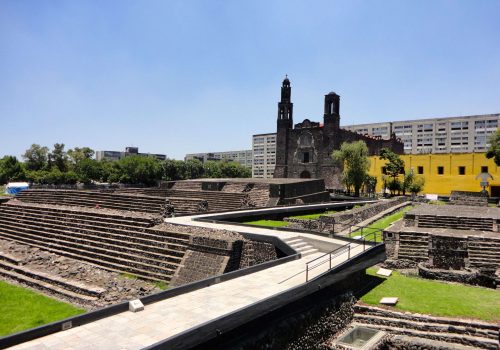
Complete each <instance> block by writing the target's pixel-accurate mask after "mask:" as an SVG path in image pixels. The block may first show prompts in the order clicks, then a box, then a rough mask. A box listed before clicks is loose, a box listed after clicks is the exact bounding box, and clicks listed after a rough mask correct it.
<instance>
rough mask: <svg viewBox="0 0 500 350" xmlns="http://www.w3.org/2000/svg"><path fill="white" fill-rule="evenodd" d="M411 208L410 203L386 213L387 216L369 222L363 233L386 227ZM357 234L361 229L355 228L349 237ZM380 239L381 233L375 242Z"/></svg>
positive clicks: (359, 233)
mask: <svg viewBox="0 0 500 350" xmlns="http://www.w3.org/2000/svg"><path fill="white" fill-rule="evenodd" d="M412 208H413V207H412V206H411V205H410V206H407V207H404V208H403V209H401V210H398V211H397V212H395V213H393V214H391V215H387V216H385V217H383V218H382V219H380V220H377V221H375V222H374V223H372V224H370V225H369V226H368V227H366V228H363V235H366V234H368V233H370V232H376V231H379V230H383V229H386V228H387V227H389V226H390V225H391V224H392V223H393V222H396V221H398V220H399V219H401V218H403V215H404V214H405V213H406V212H407V211H409V210H410V209H412ZM359 235H361V230H356V231H353V232H352V233H351V234H350V237H355V236H359ZM371 238H373V236H368V237H367V238H366V239H367V240H368V239H371ZM381 239H382V235H381V234H377V242H380V241H381Z"/></svg>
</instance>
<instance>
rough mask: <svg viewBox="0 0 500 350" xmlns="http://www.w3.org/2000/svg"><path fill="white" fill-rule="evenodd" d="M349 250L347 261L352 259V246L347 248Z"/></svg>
mask: <svg viewBox="0 0 500 350" xmlns="http://www.w3.org/2000/svg"><path fill="white" fill-rule="evenodd" d="M347 248H348V250H347V260H349V259H350V258H351V246H350V245H349V246H347Z"/></svg>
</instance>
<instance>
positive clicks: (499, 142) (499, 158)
mask: <svg viewBox="0 0 500 350" xmlns="http://www.w3.org/2000/svg"><path fill="white" fill-rule="evenodd" d="M486 158H493V159H494V160H495V164H496V165H497V166H500V128H498V129H497V131H496V132H495V133H494V134H493V135H491V138H490V147H489V148H488V151H486Z"/></svg>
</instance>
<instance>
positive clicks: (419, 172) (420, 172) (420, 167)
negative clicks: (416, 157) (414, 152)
mask: <svg viewBox="0 0 500 350" xmlns="http://www.w3.org/2000/svg"><path fill="white" fill-rule="evenodd" d="M417 172H418V174H419V175H422V174H423V173H424V167H423V166H419V167H417Z"/></svg>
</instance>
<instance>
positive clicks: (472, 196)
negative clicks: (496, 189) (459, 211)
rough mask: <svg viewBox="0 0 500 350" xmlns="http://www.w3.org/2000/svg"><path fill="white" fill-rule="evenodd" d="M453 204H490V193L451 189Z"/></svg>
mask: <svg viewBox="0 0 500 350" xmlns="http://www.w3.org/2000/svg"><path fill="white" fill-rule="evenodd" d="M449 204H451V205H473V206H478V207H487V206H488V195H487V194H486V193H483V192H466V191H451V196H450V202H449Z"/></svg>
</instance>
